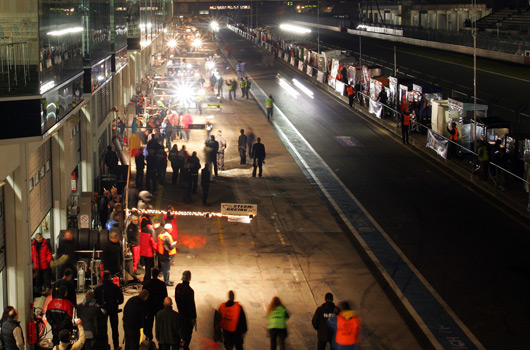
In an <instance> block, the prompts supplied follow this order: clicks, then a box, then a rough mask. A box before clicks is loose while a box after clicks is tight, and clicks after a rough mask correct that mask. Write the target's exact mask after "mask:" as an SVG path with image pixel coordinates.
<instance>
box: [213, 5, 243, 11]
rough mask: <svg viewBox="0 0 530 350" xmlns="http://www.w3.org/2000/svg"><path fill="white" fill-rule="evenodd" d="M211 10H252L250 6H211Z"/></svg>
mask: <svg viewBox="0 0 530 350" xmlns="http://www.w3.org/2000/svg"><path fill="white" fill-rule="evenodd" d="M210 10H250V5H228V6H210Z"/></svg>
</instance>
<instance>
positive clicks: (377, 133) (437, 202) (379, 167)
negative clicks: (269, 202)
mask: <svg viewBox="0 0 530 350" xmlns="http://www.w3.org/2000/svg"><path fill="white" fill-rule="evenodd" d="M222 35H223V38H224V40H225V42H230V44H231V45H232V47H233V55H234V57H235V58H237V59H243V60H245V61H246V69H247V72H248V74H249V75H250V76H251V77H252V79H253V80H254V82H255V85H256V88H257V87H259V89H256V90H258V91H261V93H259V92H255V91H253V93H256V96H257V97H260V99H262V98H263V96H265V94H267V95H268V94H272V95H273V97H274V99H275V103H276V107H277V109H278V112H280V111H281V114H282V115H283V116H285V120H282V119H283V118H282V119H280V114H279V113H278V114H277V115H276V116H275V120H274V122H273V123H274V125H275V128H276V130H277V133H278V134H279V136H280V138H282V140H283V141H286V140H289V143H288V144H286V147H287V148H288V149H289V150H290V151H291V153H292V154H295V158H298V160H297V161H298V162H299V164H300V165H301V167H302V168H303V169H305V171H306V174H307V175H308V176H309V177H310V178H312V179H313V181H314V183H315V185H316V186H318V187H319V188H320V189H321V190H322V192H323V193H324V194H325V195H326V196H327V199H328V200H329V203H330V205H331V206H333V207H334V209H335V210H337V212H338V213H339V216H340V214H341V213H340V210H338V209H341V205H347V204H348V203H346V202H344V192H347V191H349V192H350V193H351V194H352V197H353V198H355V199H356V200H357V201H358V203H356V204H358V208H357V209H358V210H357V211H355V210H356V209H355V208H353V210H354V212H349V213H348V212H347V211H344V210H342V209H341V210H342V211H343V212H344V213H346V214H347V215H345V217H344V218H343V219H347V220H346V221H350V222H351V219H352V218H353V219H354V220H364V219H365V218H368V219H369V218H373V222H371V221H369V220H368V221H365V222H364V224H362V225H361V224H359V226H357V227H355V228H356V230H357V232H358V233H360V234H361V235H362V234H363V230H359V228H362V227H364V228H365V230H366V232H364V233H367V232H368V233H370V232H374V231H377V230H376V229H377V228H380V229H381V231H382V232H383V233H385V234H386V235H388V237H389V238H390V239H391V241H392V242H393V243H394V244H395V245H396V246H397V247H399V249H400V250H401V251H402V252H403V254H404V255H405V256H406V259H403V258H402V257H397V258H396V259H398V260H399V262H397V260H396V261H393V262H392V263H394V264H396V263H397V265H398V267H399V268H405V269H412V270H414V269H417V270H418V272H419V274H420V275H421V276H423V277H424V278H425V280H426V281H427V282H428V283H429V284H430V286H432V287H433V288H434V290H435V291H436V292H437V293H438V294H439V295H440V297H441V300H442V301H443V302H445V303H447V305H448V306H449V308H450V310H453V311H454V313H455V314H456V316H457V317H458V318H459V319H460V320H462V322H463V324H464V325H465V326H467V328H468V329H469V330H470V331H471V332H470V333H469V334H466V335H467V336H469V337H470V338H473V335H474V336H476V337H477V338H478V342H477V344H480V343H482V345H483V346H484V347H485V348H490V349H505V348H510V349H528V348H529V347H530V336H529V334H528V332H527V331H526V330H527V329H528V328H529V326H530V321H529V319H528V317H527V316H526V315H527V312H528V310H529V308H530V300H529V299H528V295H530V293H529V292H530V285H529V278H528V276H529V267H530V255H529V254H528V253H527V249H528V243H529V237H528V235H527V233H528V232H529V228H528V225H527V223H526V222H523V221H521V219H520V218H519V217H518V216H517V215H516V214H515V213H511V212H510V211H509V210H505V209H504V208H503V207H502V206H501V205H500V204H499V203H495V201H494V199H492V198H490V197H487V196H484V195H482V194H481V192H480V191H479V190H477V189H475V188H474V187H472V186H470V185H469V184H468V183H467V182H466V181H463V180H462V179H460V178H458V177H456V176H455V175H454V174H453V173H452V172H451V171H450V169H445V168H442V167H440V165H438V164H433V163H432V162H431V161H429V160H426V159H425V158H424V157H422V156H421V155H420V154H419V153H418V152H415V151H414V149H411V148H410V146H405V145H402V144H401V140H399V139H397V138H396V137H394V136H391V135H389V134H388V133H387V132H386V131H384V130H382V129H381V128H380V127H378V126H376V125H375V124H373V123H371V122H369V121H367V120H366V119H365V118H363V117H362V116H361V115H360V114H359V113H358V112H357V111H355V110H349V109H348V108H347V107H346V106H344V105H341V104H340V103H338V102H337V101H336V100H335V99H333V98H331V97H330V96H329V95H327V94H326V93H324V92H323V91H321V90H319V89H318V88H315V87H314V86H312V84H311V83H309V82H307V81H305V78H304V77H303V76H302V75H301V74H300V75H299V73H298V72H295V71H294V70H292V69H290V68H289V67H287V66H285V65H283V64H281V63H278V62H276V63H275V64H274V67H273V68H272V69H266V68H264V67H263V66H262V65H261V62H262V60H261V56H262V55H264V54H265V53H264V52H263V51H261V50H259V49H257V48H255V47H252V46H251V44H250V43H249V42H248V41H246V40H245V39H243V38H241V37H239V36H238V35H236V34H235V33H233V32H230V31H229V30H223V31H222ZM277 73H280V76H281V77H283V78H284V79H285V80H286V82H287V84H289V85H290V86H291V87H286V85H285V82H284V83H282V84H280V83H279V80H278V78H277ZM295 77H296V78H297V79H300V82H301V83H302V84H305V86H306V87H307V88H308V89H310V90H311V91H312V92H313V98H310V97H309V96H307V95H305V94H304V93H301V92H300V91H299V90H297V89H296V88H295V87H294V86H293V84H292V78H295ZM282 85H283V86H284V87H282ZM293 91H295V92H297V94H296V93H293ZM260 102H261V103H262V104H263V103H264V101H260ZM288 127H289V128H291V129H292V130H291V131H290V130H289V128H288ZM282 133H283V134H284V135H285V136H284V137H282V135H281V134H282ZM290 133H292V134H290ZM296 135H298V136H299V138H298V139H297V138H295V137H294V136H296ZM291 136H293V137H291ZM412 137H414V135H412ZM304 140H305V141H304ZM306 141H307V143H306ZM303 148H310V149H312V150H314V152H313V154H314V156H315V157H309V156H308V155H306V154H304V153H303ZM296 153H298V155H296ZM323 165H324V167H325V168H327V169H324V170H326V171H328V173H329V174H328V175H326V176H327V177H326V176H324V175H322V176H324V177H323V178H322V177H320V175H319V172H321V171H322V170H323V169H322V166H323ZM315 174H317V175H315ZM333 181H335V182H337V183H339V184H340V183H342V184H343V185H344V188H345V189H347V191H344V190H343V191H336V192H331V191H328V186H329V185H330V182H333ZM336 204H338V205H336ZM363 208H364V209H365V210H366V212H364V211H363V210H362V209H363ZM350 209H352V208H350ZM359 213H360V214H364V217H363V216H362V215H360V214H359ZM356 214H359V216H357V217H355V215H356ZM348 215H350V216H348ZM359 222H360V221H358V223H359ZM370 230H373V231H370ZM363 237H365V238H369V237H371V236H370V235H366V234H365V235H363ZM391 245H392V244H391ZM371 253H374V254H377V253H378V252H376V251H371ZM390 260H392V257H390ZM401 261H402V262H403V264H405V265H407V264H406V263H407V261H408V262H410V265H407V266H406V267H403V266H400V264H401ZM383 265H384V263H383ZM394 266H396V265H394ZM400 271H401V270H399V269H396V270H393V271H387V272H388V273H389V275H391V276H392V277H396V275H395V274H396V273H397V274H399V273H400ZM409 276H412V275H409ZM398 277H399V276H398ZM396 283H397V284H398V285H399V283H403V285H400V287H399V288H401V290H403V288H404V289H406V288H407V286H408V284H409V283H412V278H411V279H408V280H405V281H401V282H396ZM427 289H428V288H427ZM414 292H415V291H413V294H414ZM435 299H436V298H435ZM420 308H421V307H420ZM416 310H417V309H416ZM423 312H425V313H426V314H427V315H430V316H432V317H434V316H439V312H440V310H439V309H434V310H423ZM456 323H458V322H456ZM464 328H465V327H464ZM444 330H445V329H444V328H443V327H440V329H438V333H439V335H442V338H443V333H444ZM431 331H432V329H431ZM437 339H439V338H437ZM448 344H449V345H447V344H446V345H447V347H446V346H445V345H444V348H451V346H457V344H456V345H455V343H451V341H450V339H448ZM468 348H473V347H468ZM478 348H480V346H478Z"/></svg>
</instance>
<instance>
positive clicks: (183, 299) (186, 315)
mask: <svg viewBox="0 0 530 350" xmlns="http://www.w3.org/2000/svg"><path fill="white" fill-rule="evenodd" d="M190 281H191V272H190V271H184V272H183V273H182V283H179V284H177V287H176V288H175V302H176V303H177V309H178V312H179V314H180V320H181V324H180V326H181V335H182V340H183V341H184V347H183V349H184V350H188V349H189V345H190V342H191V336H192V334H193V327H196V324H197V309H196V307H195V292H194V291H193V289H192V288H191V287H190Z"/></svg>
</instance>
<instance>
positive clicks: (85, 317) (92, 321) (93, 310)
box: [77, 290, 107, 350]
mask: <svg viewBox="0 0 530 350" xmlns="http://www.w3.org/2000/svg"><path fill="white" fill-rule="evenodd" d="M77 317H79V318H80V319H81V321H82V322H83V328H84V329H85V347H84V350H92V349H97V348H96V347H94V345H95V343H96V339H97V338H98V324H100V323H104V324H105V325H106V324H107V322H105V321H106V319H105V313H104V312H103V310H102V309H101V306H99V305H98V304H97V301H96V299H95V297H94V291H92V290H89V291H87V292H86V294H85V300H84V301H83V302H82V303H81V304H79V305H77ZM105 328H106V327H105ZM106 333H107V332H106V330H105V335H106Z"/></svg>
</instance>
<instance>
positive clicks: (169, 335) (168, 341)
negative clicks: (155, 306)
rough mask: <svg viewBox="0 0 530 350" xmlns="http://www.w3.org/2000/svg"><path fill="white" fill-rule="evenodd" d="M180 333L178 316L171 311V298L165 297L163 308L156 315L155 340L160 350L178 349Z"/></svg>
mask: <svg viewBox="0 0 530 350" xmlns="http://www.w3.org/2000/svg"><path fill="white" fill-rule="evenodd" d="M164 288H165V286H164ZM180 333H181V332H180V315H179V314H178V312H176V311H175V310H173V301H172V300H171V298H170V297H166V298H165V299H164V308H163V309H162V310H160V311H158V313H157V314H156V339H157V340H158V345H159V346H160V350H173V349H178V348H179V346H180V339H181V335H180Z"/></svg>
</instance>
